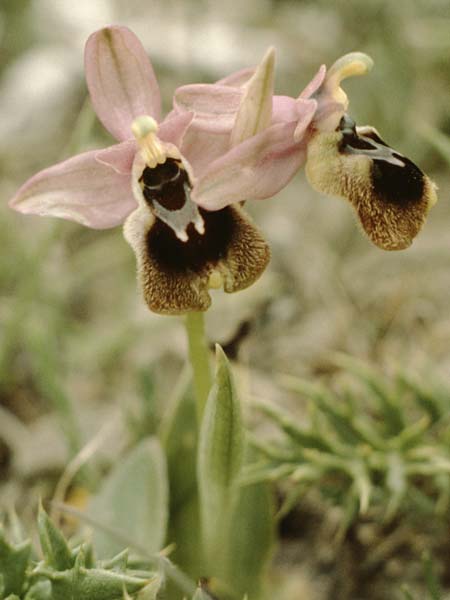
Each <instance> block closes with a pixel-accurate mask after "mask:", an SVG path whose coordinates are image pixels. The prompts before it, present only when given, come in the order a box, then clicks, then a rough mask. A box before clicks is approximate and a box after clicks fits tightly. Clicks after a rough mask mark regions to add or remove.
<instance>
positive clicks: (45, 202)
mask: <svg viewBox="0 0 450 600" xmlns="http://www.w3.org/2000/svg"><path fill="white" fill-rule="evenodd" d="M97 155H98V150H91V151H90V152H85V153H83V154H78V155H77V156H74V157H73V158H69V160H66V161H64V162H61V163H58V164H56V165H53V166H52V167H49V168H48V169H45V170H44V171H41V172H40V173H37V174H36V175H34V176H33V177H31V179H29V180H28V181H27V182H26V183H24V185H23V186H22V187H21V188H20V189H19V191H18V192H17V194H16V195H15V196H14V198H12V200H11V201H10V203H9V205H10V207H11V208H13V209H15V210H17V211H19V212H21V213H25V214H34V215H41V216H47V215H49V216H52V217H60V218H62V219H69V220H71V221H76V222H77V223H81V224H82V225H86V227H93V228H94V229H106V228H108V227H115V226H116V225H119V224H120V223H123V221H124V220H125V218H126V217H127V215H128V214H129V213H130V212H131V211H132V210H134V209H135V208H136V201H135V200H134V198H133V195H132V192H131V182H130V175H129V174H128V175H123V174H119V173H117V172H116V171H115V170H114V169H112V168H111V167H110V166H107V165H106V164H101V163H100V162H98V160H97Z"/></svg>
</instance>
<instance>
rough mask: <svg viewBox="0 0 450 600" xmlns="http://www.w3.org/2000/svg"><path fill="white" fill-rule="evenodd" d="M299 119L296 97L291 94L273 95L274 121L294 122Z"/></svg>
mask: <svg viewBox="0 0 450 600" xmlns="http://www.w3.org/2000/svg"><path fill="white" fill-rule="evenodd" d="M297 119H298V104H297V100H296V99H295V98H291V97H290V96H273V98H272V122H273V123H292V121H297Z"/></svg>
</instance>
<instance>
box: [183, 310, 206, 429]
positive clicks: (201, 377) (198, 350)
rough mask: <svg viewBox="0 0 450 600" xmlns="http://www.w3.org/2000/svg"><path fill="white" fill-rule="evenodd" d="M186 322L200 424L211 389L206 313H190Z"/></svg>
mask: <svg viewBox="0 0 450 600" xmlns="http://www.w3.org/2000/svg"><path fill="white" fill-rule="evenodd" d="M185 323H186V332H187V337H188V345H189V360H190V363H191V366H192V373H193V379H194V391H195V403H196V408H197V421H198V425H199V426H200V423H201V422H202V417H203V412H204V409H205V404H206V400H207V398H208V394H209V390H210V389H211V366H210V361H209V351H208V345H207V342H206V337H205V318H204V313H201V312H191V313H188V314H187V315H186V321H185Z"/></svg>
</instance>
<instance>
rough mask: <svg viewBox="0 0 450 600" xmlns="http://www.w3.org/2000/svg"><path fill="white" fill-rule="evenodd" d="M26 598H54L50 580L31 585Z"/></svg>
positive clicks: (28, 599)
mask: <svg viewBox="0 0 450 600" xmlns="http://www.w3.org/2000/svg"><path fill="white" fill-rule="evenodd" d="M25 600H53V598H52V584H51V583H50V581H38V582H37V583H35V584H34V585H32V586H31V587H30V589H29V590H28V592H27V594H26V596H25Z"/></svg>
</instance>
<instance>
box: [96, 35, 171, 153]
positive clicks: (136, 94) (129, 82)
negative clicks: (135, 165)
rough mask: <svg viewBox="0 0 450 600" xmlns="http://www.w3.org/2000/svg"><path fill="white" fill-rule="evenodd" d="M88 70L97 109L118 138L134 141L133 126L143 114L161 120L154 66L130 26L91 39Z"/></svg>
mask: <svg viewBox="0 0 450 600" xmlns="http://www.w3.org/2000/svg"><path fill="white" fill-rule="evenodd" d="M85 70H86V81H87V85H88V88H89V93H90V95H91V99H92V104H93V106H94V109H95V111H96V113H97V115H98V117H99V119H100V121H101V122H102V123H103V125H104V126H105V127H106V129H108V131H109V132H110V133H111V134H112V135H113V136H114V137H115V138H116V139H118V140H120V141H122V140H126V139H128V138H130V137H131V129H130V128H131V123H132V122H133V120H134V119H135V118H136V117H138V116H140V115H151V116H152V117H154V118H155V119H156V120H159V118H160V113H161V98H160V92H159V86H158V82H157V81H156V77H155V73H154V71H153V67H152V65H151V63H150V60H149V58H148V56H147V54H146V52H145V50H144V47H143V46H142V44H141V42H140V41H139V40H138V38H137V37H136V36H135V35H134V33H133V32H132V31H130V30H129V29H128V28H127V27H118V26H113V27H105V28H104V29H100V30H99V31H96V32H95V33H93V34H92V35H91V36H90V37H89V39H88V41H87V43H86V48H85Z"/></svg>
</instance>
